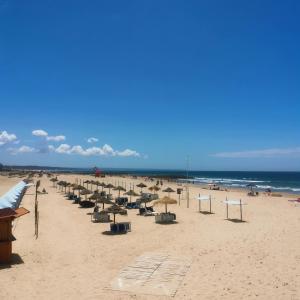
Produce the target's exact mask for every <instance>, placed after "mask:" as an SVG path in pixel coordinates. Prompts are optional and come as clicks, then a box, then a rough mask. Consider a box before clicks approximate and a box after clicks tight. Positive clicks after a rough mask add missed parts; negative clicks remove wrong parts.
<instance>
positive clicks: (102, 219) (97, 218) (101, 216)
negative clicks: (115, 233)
mask: <svg viewBox="0 0 300 300" xmlns="http://www.w3.org/2000/svg"><path fill="white" fill-rule="evenodd" d="M92 222H99V223H107V222H110V215H109V214H108V213H106V212H103V211H99V212H98V211H96V212H93V214H92Z"/></svg>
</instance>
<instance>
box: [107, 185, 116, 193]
mask: <svg viewBox="0 0 300 300" xmlns="http://www.w3.org/2000/svg"><path fill="white" fill-rule="evenodd" d="M114 187H115V186H114V185H113V184H111V183H109V184H107V185H105V188H106V189H108V194H110V189H112V188H114Z"/></svg>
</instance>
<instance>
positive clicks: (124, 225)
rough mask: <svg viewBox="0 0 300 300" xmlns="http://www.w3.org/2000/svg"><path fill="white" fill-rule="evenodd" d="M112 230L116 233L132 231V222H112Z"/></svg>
mask: <svg viewBox="0 0 300 300" xmlns="http://www.w3.org/2000/svg"><path fill="white" fill-rule="evenodd" d="M110 231H111V232H112V233H114V234H117V233H127V232H129V231H131V223H130V222H121V223H113V224H110Z"/></svg>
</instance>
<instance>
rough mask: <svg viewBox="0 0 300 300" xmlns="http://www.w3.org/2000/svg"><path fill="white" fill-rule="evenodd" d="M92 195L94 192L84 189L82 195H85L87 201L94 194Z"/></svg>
mask: <svg viewBox="0 0 300 300" xmlns="http://www.w3.org/2000/svg"><path fill="white" fill-rule="evenodd" d="M92 193H93V192H92V191H90V190H88V189H84V190H82V191H81V193H80V194H81V195H84V196H85V200H87V195H89V194H92Z"/></svg>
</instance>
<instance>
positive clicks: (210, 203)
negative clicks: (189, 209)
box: [209, 195, 211, 213]
mask: <svg viewBox="0 0 300 300" xmlns="http://www.w3.org/2000/svg"><path fill="white" fill-rule="evenodd" d="M209 213H211V195H209Z"/></svg>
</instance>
